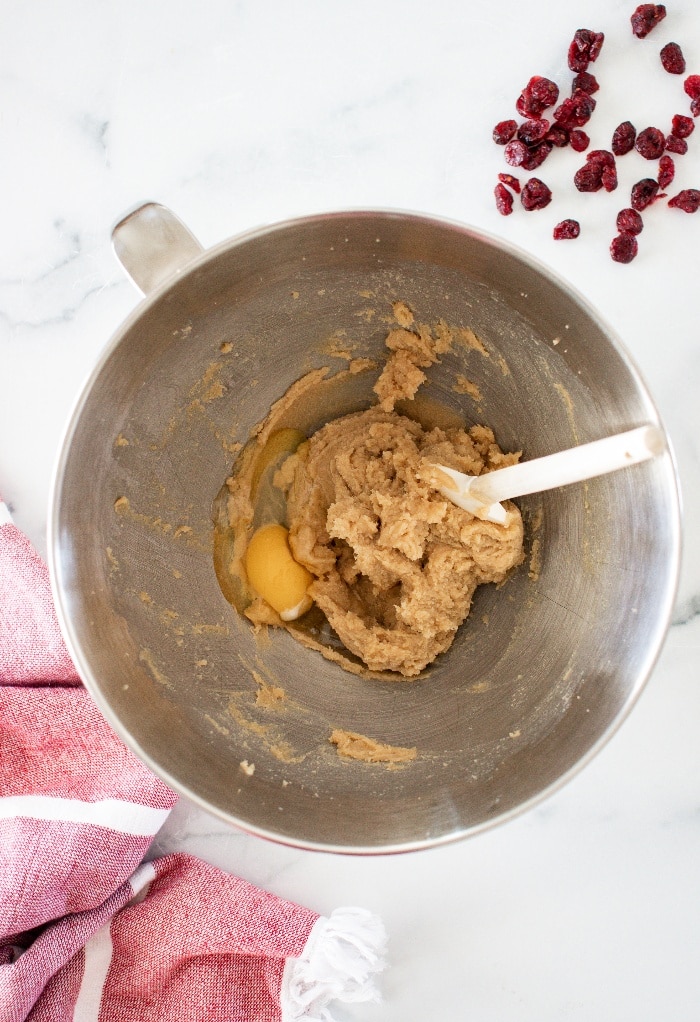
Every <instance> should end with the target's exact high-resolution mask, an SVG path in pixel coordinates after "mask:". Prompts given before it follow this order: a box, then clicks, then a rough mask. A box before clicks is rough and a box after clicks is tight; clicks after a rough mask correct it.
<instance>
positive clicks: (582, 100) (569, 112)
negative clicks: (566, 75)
mask: <svg viewBox="0 0 700 1022" xmlns="http://www.w3.org/2000/svg"><path fill="white" fill-rule="evenodd" d="M594 110H595V100H594V99H593V96H589V95H588V93H587V92H583V91H582V90H581V89H577V90H576V92H574V94H573V95H572V96H569V98H568V99H565V100H564V101H563V103H561V105H560V106H558V107H557V109H556V110H555V111H554V117H555V119H556V122H557V124H561V125H562V127H564V128H568V129H569V130H571V129H572V128H582V127H583V125H584V124H587V123H588V121H590V119H591V114H592V113H593V111H594Z"/></svg>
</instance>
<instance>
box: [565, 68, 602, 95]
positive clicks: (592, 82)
mask: <svg viewBox="0 0 700 1022" xmlns="http://www.w3.org/2000/svg"><path fill="white" fill-rule="evenodd" d="M599 88H600V86H599V85H598V81H597V79H596V77H595V75H592V74H589V72H588V71H579V73H578V74H577V75H576V77H575V78H574V80H573V82H572V83H571V92H572V93H574V92H576V91H580V92H587V93H588V95H589V96H592V95H593V93H594V92H597V91H598V89H599Z"/></svg>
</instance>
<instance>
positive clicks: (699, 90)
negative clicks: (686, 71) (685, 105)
mask: <svg viewBox="0 0 700 1022" xmlns="http://www.w3.org/2000/svg"><path fill="white" fill-rule="evenodd" d="M683 88H684V89H685V91H686V93H687V95H688V96H690V98H691V99H698V97H700V75H688V77H687V78H686V80H685V81H684V82H683Z"/></svg>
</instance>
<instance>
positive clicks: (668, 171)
mask: <svg viewBox="0 0 700 1022" xmlns="http://www.w3.org/2000/svg"><path fill="white" fill-rule="evenodd" d="M675 176H676V165H675V163H674V162H673V160H672V159H671V157H670V156H662V157H661V159H660V160H659V178H658V180H659V188H668V186H669V185H670V184H671V182H672V181H673V179H674V177H675Z"/></svg>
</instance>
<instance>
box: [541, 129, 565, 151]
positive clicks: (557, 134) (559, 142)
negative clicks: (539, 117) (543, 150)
mask: <svg viewBox="0 0 700 1022" xmlns="http://www.w3.org/2000/svg"><path fill="white" fill-rule="evenodd" d="M545 141H547V142H551V143H552V145H553V146H556V147H557V149H563V148H564V146H567V145H568V144H569V132H568V131H567V129H566V128H563V127H562V126H561V124H556V123H555V124H553V125H552V127H551V128H550V129H549V131H548V132H547V134H546V136H545Z"/></svg>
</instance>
